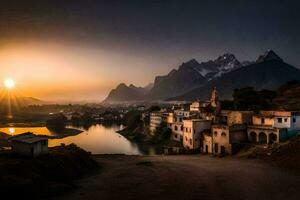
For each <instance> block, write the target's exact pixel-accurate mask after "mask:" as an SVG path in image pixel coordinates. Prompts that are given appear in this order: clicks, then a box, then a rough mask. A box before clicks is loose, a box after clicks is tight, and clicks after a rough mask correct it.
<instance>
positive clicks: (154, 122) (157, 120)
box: [150, 112, 163, 134]
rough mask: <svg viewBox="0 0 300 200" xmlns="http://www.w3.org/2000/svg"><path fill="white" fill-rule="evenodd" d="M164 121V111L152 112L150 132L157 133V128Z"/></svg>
mask: <svg viewBox="0 0 300 200" xmlns="http://www.w3.org/2000/svg"><path fill="white" fill-rule="evenodd" d="M162 121H163V117H162V113H160V112H152V113H150V132H151V133H152V134H154V133H155V130H156V128H158V127H159V126H160V124H161V123H162Z"/></svg>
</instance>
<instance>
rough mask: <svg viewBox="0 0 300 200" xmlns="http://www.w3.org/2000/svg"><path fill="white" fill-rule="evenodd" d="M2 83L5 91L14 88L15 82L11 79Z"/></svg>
mask: <svg viewBox="0 0 300 200" xmlns="http://www.w3.org/2000/svg"><path fill="white" fill-rule="evenodd" d="M3 83H4V86H5V87H6V88H7V89H13V88H14V87H15V81H14V80H13V79H5V80H4V82H3Z"/></svg>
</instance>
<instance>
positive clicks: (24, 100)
mask: <svg viewBox="0 0 300 200" xmlns="http://www.w3.org/2000/svg"><path fill="white" fill-rule="evenodd" d="M45 103H46V102H44V101H42V100H40V99H37V98H34V97H12V98H10V100H9V99H8V98H5V97H4V98H2V99H1V100H0V106H4V107H7V106H8V104H10V105H11V106H16V107H22V106H28V105H40V104H45Z"/></svg>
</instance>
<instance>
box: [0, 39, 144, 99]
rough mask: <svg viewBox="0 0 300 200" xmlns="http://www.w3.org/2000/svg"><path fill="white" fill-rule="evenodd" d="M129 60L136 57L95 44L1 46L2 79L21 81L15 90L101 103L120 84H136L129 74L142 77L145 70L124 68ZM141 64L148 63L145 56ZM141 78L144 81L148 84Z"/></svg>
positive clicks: (54, 97) (0, 75) (56, 97)
mask: <svg viewBox="0 0 300 200" xmlns="http://www.w3.org/2000/svg"><path fill="white" fill-rule="evenodd" d="M127 59H132V58H130V57H128V58H127V57H126V56H124V55H119V54H116V53H114V52H109V51H104V50H101V49H95V48H91V47H74V46H64V45H59V44H55V43H53V42H52V43H50V42H48V43H47V42H43V43H37V42H28V43H20V42H19V43H8V44H7V45H3V46H2V47H1V48H0V63H1V68H0V80H2V81H4V80H5V79H7V77H11V78H12V79H13V80H14V81H15V82H16V83H18V87H17V88H15V90H17V92H18V93H20V94H21V96H27V97H35V98H39V99H42V100H46V101H56V100H58V101H59V100H90V99H93V100H97V101H99V102H100V101H102V100H103V99H104V98H105V97H106V96H107V95H108V93H109V91H110V90H111V89H113V88H114V87H116V85H118V84H119V83H121V82H125V83H132V79H131V78H128V77H131V76H134V77H138V78H137V79H139V77H141V75H140V74H141V73H142V74H144V73H145V72H144V70H141V69H140V70H136V69H134V68H132V69H126V70H123V69H125V68H124V63H126V62H127ZM138 64H140V66H142V67H143V65H144V66H145V65H146V64H145V63H144V60H142V59H141V60H139V62H138ZM121 71H122V73H120V72H121ZM126 77H127V78H126ZM140 79H141V80H140V82H142V84H145V85H146V84H147V83H148V81H147V80H144V79H142V78H140ZM143 82H144V83H143ZM135 84H137V85H142V84H140V83H135Z"/></svg>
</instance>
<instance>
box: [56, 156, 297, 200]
mask: <svg viewBox="0 0 300 200" xmlns="http://www.w3.org/2000/svg"><path fill="white" fill-rule="evenodd" d="M94 158H95V159H96V160H97V162H99V164H100V165H101V166H103V168H102V170H101V171H100V172H99V173H97V174H95V175H91V176H89V177H86V178H83V179H81V180H79V181H78V182H77V185H78V189H77V190H75V191H74V192H71V193H69V194H66V195H65V196H63V197H61V198H62V199H85V200H87V199H101V200H105V199H116V200H117V199H139V200H144V199H156V200H157V199H203V200H205V199H230V200H232V199H255V200H257V199H272V200H276V199H280V200H282V199H299V198H300V177H299V176H296V175H292V174H289V173H286V172H284V171H282V170H280V169H278V168H274V167H271V166H269V165H267V164H265V163H262V162H260V161H257V160H241V159H233V158H213V157H210V156H203V155H193V156H117V155H116V156H112V155H107V156H105V155H103V156H94ZM56 199H57V198H56Z"/></svg>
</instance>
